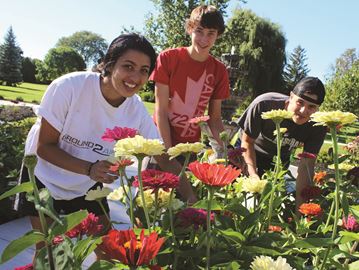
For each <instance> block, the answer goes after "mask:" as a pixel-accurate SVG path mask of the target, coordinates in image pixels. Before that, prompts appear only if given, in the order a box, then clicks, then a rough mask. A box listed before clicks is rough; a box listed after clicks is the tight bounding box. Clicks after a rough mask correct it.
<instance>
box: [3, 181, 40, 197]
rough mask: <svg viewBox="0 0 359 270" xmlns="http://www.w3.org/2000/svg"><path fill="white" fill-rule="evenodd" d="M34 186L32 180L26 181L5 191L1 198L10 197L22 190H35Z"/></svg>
mask: <svg viewBox="0 0 359 270" xmlns="http://www.w3.org/2000/svg"><path fill="white" fill-rule="evenodd" d="M33 190H34V188H33V186H32V184H31V182H25V183H22V184H21V185H18V186H15V187H13V188H12V189H10V190H8V191H6V192H4V193H3V194H1V196H0V200H2V199H5V198H7V197H10V196H12V195H15V194H16V193H20V192H31V191H33Z"/></svg>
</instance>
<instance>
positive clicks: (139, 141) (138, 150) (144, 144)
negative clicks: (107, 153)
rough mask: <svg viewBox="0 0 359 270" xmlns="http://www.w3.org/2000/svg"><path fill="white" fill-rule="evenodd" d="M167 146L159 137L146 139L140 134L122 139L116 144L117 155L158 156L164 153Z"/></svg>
mask: <svg viewBox="0 0 359 270" xmlns="http://www.w3.org/2000/svg"><path fill="white" fill-rule="evenodd" d="M164 149H165V147H164V146H163V144H162V142H161V141H160V140H157V139H145V138H143V137H142V136H140V135H136V136H135V137H133V138H127V139H122V140H120V141H118V142H117V143H116V144H115V147H114V150H115V156H116V157H120V156H136V157H137V156H141V157H143V156H157V155H162V154H163V151H164Z"/></svg>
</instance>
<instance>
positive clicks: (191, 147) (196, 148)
mask: <svg viewBox="0 0 359 270" xmlns="http://www.w3.org/2000/svg"><path fill="white" fill-rule="evenodd" d="M203 148H204V144H203V143H199V142H196V143H179V144H177V145H175V146H173V147H171V148H170V149H168V151H167V153H168V154H169V155H170V156H171V157H170V159H173V158H175V157H177V156H179V155H182V154H185V153H196V154H197V153H199V152H201V151H202V149H203Z"/></svg>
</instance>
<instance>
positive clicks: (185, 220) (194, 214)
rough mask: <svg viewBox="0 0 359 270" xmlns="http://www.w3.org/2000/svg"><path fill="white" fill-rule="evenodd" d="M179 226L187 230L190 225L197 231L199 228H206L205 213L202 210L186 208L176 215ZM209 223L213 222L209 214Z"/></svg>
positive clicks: (212, 217)
mask: <svg viewBox="0 0 359 270" xmlns="http://www.w3.org/2000/svg"><path fill="white" fill-rule="evenodd" d="M177 219H178V220H179V225H180V226H181V227H184V228H187V227H189V226H191V225H193V226H194V228H195V229H196V230H197V229H198V228H199V227H203V228H206V227H207V223H206V222H207V211H206V210H204V209H196V208H186V209H184V210H182V211H181V212H179V213H178V214H177ZM210 219H211V222H213V221H214V214H213V213H211V218H210Z"/></svg>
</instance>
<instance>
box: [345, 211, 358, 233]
mask: <svg viewBox="0 0 359 270" xmlns="http://www.w3.org/2000/svg"><path fill="white" fill-rule="evenodd" d="M342 221H343V227H344V228H345V229H346V230H348V231H352V232H357V231H359V224H358V222H357V221H356V219H355V217H354V216H353V215H351V214H350V215H349V216H348V218H345V217H343V219H342Z"/></svg>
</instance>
